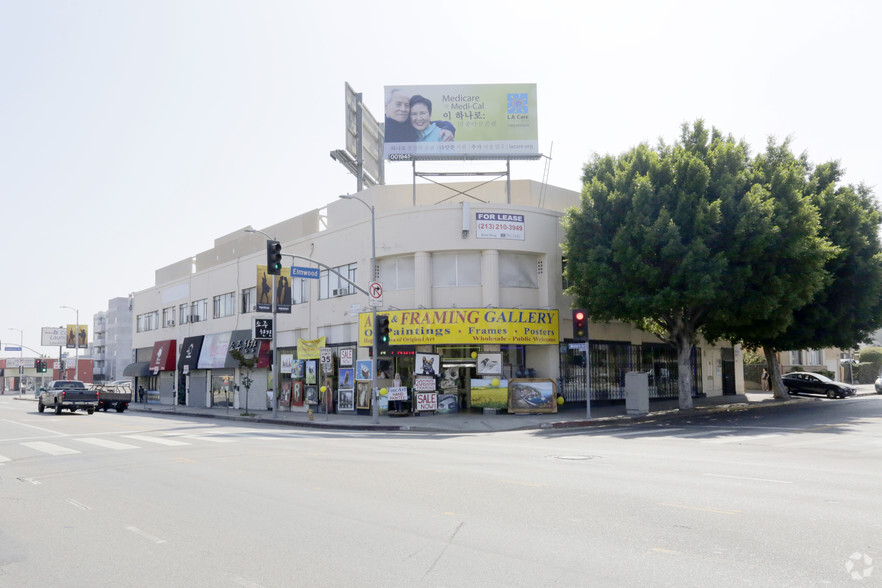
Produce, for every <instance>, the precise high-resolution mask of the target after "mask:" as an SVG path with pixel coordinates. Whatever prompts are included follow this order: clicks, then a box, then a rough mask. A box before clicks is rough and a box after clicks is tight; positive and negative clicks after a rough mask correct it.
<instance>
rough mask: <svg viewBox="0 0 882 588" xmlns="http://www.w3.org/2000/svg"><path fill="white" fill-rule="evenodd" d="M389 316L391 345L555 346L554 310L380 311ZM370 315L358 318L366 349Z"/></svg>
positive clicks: (371, 328) (361, 341)
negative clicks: (483, 344)
mask: <svg viewBox="0 0 882 588" xmlns="http://www.w3.org/2000/svg"><path fill="white" fill-rule="evenodd" d="M377 314H385V315H388V316H389V343H390V344H392V345H441V344H459V345H468V344H472V345H479V344H482V343H487V344H510V345H511V344H513V345H556V344H557V343H558V341H559V340H560V338H559V324H558V313H557V311H556V310H532V309H518V308H438V309H431V308H430V309H418V310H383V311H377ZM371 316H372V315H371V313H369V312H363V313H360V314H359V317H358V327H359V328H358V344H359V345H360V346H361V347H370V346H371V345H372V339H371V338H372V337H373V335H374V326H373V324H372V322H371Z"/></svg>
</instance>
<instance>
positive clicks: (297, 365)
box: [291, 359, 303, 380]
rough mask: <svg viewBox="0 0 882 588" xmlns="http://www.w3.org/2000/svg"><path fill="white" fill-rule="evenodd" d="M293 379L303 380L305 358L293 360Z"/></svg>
mask: <svg viewBox="0 0 882 588" xmlns="http://www.w3.org/2000/svg"><path fill="white" fill-rule="evenodd" d="M291 379H292V380H302V379H303V360H302V359H295V360H292V361H291Z"/></svg>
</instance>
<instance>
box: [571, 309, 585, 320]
mask: <svg viewBox="0 0 882 588" xmlns="http://www.w3.org/2000/svg"><path fill="white" fill-rule="evenodd" d="M573 317H575V319H576V320H577V321H583V320H585V313H584V312H582V311H581V310H577V311H576V312H575V313H574V314H573Z"/></svg>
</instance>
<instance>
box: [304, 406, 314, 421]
mask: <svg viewBox="0 0 882 588" xmlns="http://www.w3.org/2000/svg"><path fill="white" fill-rule="evenodd" d="M306 416H307V417H308V418H309V420H312V417H313V412H312V409H311V408H310V409H309V410H307V411H306Z"/></svg>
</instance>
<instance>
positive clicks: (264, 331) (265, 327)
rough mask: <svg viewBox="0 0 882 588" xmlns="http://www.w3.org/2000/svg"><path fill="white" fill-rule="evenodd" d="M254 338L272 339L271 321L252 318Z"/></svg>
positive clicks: (269, 319)
mask: <svg viewBox="0 0 882 588" xmlns="http://www.w3.org/2000/svg"><path fill="white" fill-rule="evenodd" d="M253 333H254V338H255V339H272V338H273V319H271V318H257V317H254V330H253Z"/></svg>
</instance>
